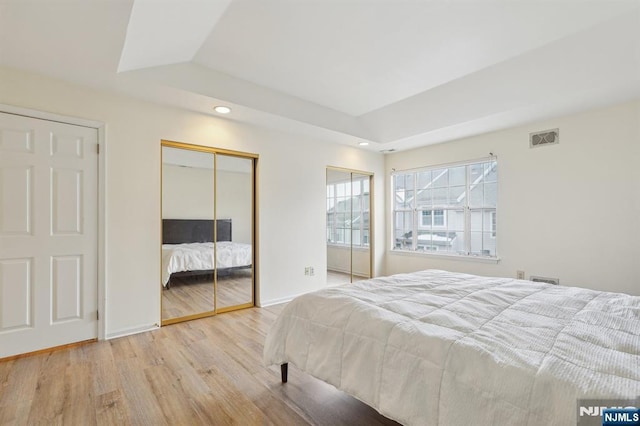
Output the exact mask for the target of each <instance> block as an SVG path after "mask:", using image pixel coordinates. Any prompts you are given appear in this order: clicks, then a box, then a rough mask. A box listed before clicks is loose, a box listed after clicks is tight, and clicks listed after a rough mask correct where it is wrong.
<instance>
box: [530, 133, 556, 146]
mask: <svg viewBox="0 0 640 426" xmlns="http://www.w3.org/2000/svg"><path fill="white" fill-rule="evenodd" d="M559 142H560V129H552V130H545V131H544V132H535V133H529V147H530V148H536V147H538V146H545V145H555V144H557V143H559Z"/></svg>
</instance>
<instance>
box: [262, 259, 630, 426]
mask: <svg viewBox="0 0 640 426" xmlns="http://www.w3.org/2000/svg"><path fill="white" fill-rule="evenodd" d="M264 359H265V362H266V363H267V365H273V364H282V363H285V362H290V363H292V364H293V365H295V366H297V367H299V368H301V369H303V370H304V371H306V372H308V373H309V374H311V375H313V376H315V377H318V378H320V379H322V380H324V381H326V382H328V383H331V384H333V385H334V386H336V387H337V388H339V389H342V390H344V391H346V392H348V393H350V394H352V395H354V396H355V397H357V398H358V399H360V400H362V401H364V402H366V403H367V404H369V405H371V406H372V407H374V408H376V409H377V410H378V411H379V412H380V413H382V414H384V415H386V416H388V417H390V418H392V419H395V420H397V421H399V422H402V423H404V424H407V425H530V426H539V425H575V424H576V415H577V405H576V404H577V401H576V400H577V398H581V397H625V398H636V397H638V396H639V395H640V297H633V296H628V295H623V294H616V293H603V292H598V291H593V290H587V289H580V288H574V287H561V286H553V285H549V284H544V283H533V282H529V281H520V280H513V279H505V278H486V277H477V276H473V275H465V274H458V273H450V272H445V271H435V270H430V271H422V272H417V273H413V274H401V275H395V276H391V277H386V278H377V279H372V280H368V281H362V282H360V283H357V284H350V285H347V286H342V287H336V288H329V289H325V290H321V291H318V292H315V293H310V294H306V295H303V296H300V297H298V298H296V299H295V300H293V301H292V302H290V303H289V304H288V305H287V306H286V307H285V309H284V310H283V312H282V313H281V315H280V316H279V317H278V319H277V320H276V322H275V324H274V325H273V327H272V328H271V330H270V332H269V334H268V336H267V339H266V342H265V350H264ZM289 380H290V381H291V380H293V381H295V380H296V379H295V376H293V377H292V376H291V375H289Z"/></svg>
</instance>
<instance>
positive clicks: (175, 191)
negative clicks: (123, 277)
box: [161, 146, 216, 324]
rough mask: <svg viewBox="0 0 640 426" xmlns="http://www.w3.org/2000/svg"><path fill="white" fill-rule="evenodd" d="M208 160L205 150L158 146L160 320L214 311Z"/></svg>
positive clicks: (211, 192) (211, 189)
mask: <svg viewBox="0 0 640 426" xmlns="http://www.w3.org/2000/svg"><path fill="white" fill-rule="evenodd" d="M214 163H215V157H214V154H213V153H211V152H205V151H199V150H196V149H185V148H177V147H172V146H163V147H162V257H161V259H162V261H161V264H162V270H161V287H162V323H163V324H170V323H172V322H177V321H181V320H186V319H193V318H199V317H203V316H208V315H211V314H213V313H214V312H215V308H216V306H215V291H214V276H213V269H214V266H213V259H214V258H215V253H214V250H215V247H214V241H215V225H214V224H215V221H214V219H215V209H214V201H215V185H216V182H215V179H216V177H215V172H214ZM207 271H208V272H207Z"/></svg>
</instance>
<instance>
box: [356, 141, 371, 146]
mask: <svg viewBox="0 0 640 426" xmlns="http://www.w3.org/2000/svg"><path fill="white" fill-rule="evenodd" d="M358 145H360V146H367V145H369V142H360V143H359V144H358Z"/></svg>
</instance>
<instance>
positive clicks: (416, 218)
mask: <svg viewBox="0 0 640 426" xmlns="http://www.w3.org/2000/svg"><path fill="white" fill-rule="evenodd" d="M487 162H494V163H495V164H496V167H497V158H496V157H495V156H492V157H488V158H482V159H477V160H472V161H465V162H458V163H449V164H441V165H434V166H429V167H421V168H416V169H410V170H398V171H394V172H393V173H391V185H390V186H391V199H392V200H394V201H393V202H392V205H391V232H392V234H394V233H395V220H396V213H405V214H406V213H412V215H413V220H412V224H413V226H412V229H411V233H412V235H414V236H416V235H418V229H419V226H418V225H423V226H428V225H426V224H424V223H423V222H422V220H423V216H422V212H423V211H428V210H431V211H436V210H442V211H443V213H444V225H442V226H433V221H434V218H435V215H434V214H432V215H431V221H432V226H431V229H446V228H447V211H448V210H463V211H464V216H465V217H464V230H463V232H464V247H465V250H464V252H461V253H455V252H450V251H439V250H437V247H436V250H425V251H420V250H418V246H419V245H420V244H419V241H418V238H415V237H414V238H412V247H411V248H405V247H403V246H398V245H397V244H396V241H395V237H394V238H392V243H391V247H390V250H391V252H392V253H403V252H404V253H411V254H414V253H415V254H421V255H433V256H444V257H456V258H471V259H478V260H487V261H493V262H497V261H498V260H499V257H498V247H497V244H496V248H495V255H493V256H491V255H489V256H487V255H483V254H477V253H472V252H471V212H472V211H478V210H485V211H486V210H490V209H493V211H491V212H490V214H491V216H490V218H491V220H490V224H489V226H490V230H489V232H490V234H489V235H490V236H491V238H492V239H497V229H496V228H497V226H496V225H497V222H494V220H495V219H496V218H497V209H498V205H497V200H496V205H495V206H487V205H483V206H482V207H477V206H475V207H470V206H469V197H468V196H467V197H465V202H464V204H463V206H454V205H446V206H440V205H438V206H435V205H434V206H433V207H431V208H424V207H421V208H418V207H417V206H416V204H417V202H416V199H417V191H418V174H419V173H421V172H425V171H431V170H443V169H451V168H455V167H460V166H465V187H466V188H465V193H466V194H469V193H470V190H471V188H472V187H473V186H474V185H475V184H476V183H477V181H475V182H471V180H470V179H469V168H470V166H473V165H476V164H482V163H487ZM399 175H413V190H414V196H413V200H412V202H411V207H409V208H404V209H396V208H395V177H396V176H399ZM434 251H437V253H434Z"/></svg>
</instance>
